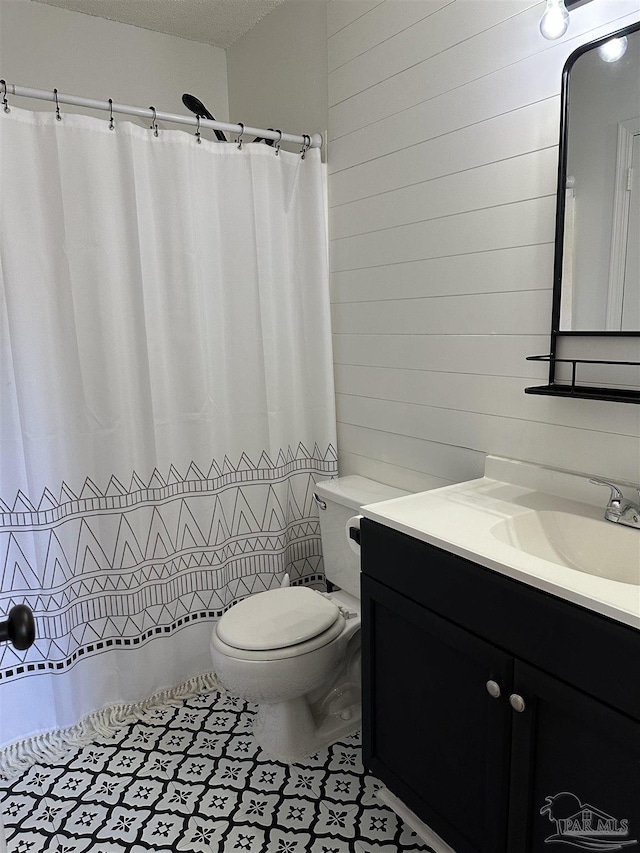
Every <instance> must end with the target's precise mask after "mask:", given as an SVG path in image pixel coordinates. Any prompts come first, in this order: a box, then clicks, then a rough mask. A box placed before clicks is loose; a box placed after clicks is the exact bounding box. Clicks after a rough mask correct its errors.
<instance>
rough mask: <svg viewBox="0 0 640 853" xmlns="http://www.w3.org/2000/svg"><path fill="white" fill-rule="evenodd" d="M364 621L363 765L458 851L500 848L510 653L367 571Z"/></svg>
mask: <svg viewBox="0 0 640 853" xmlns="http://www.w3.org/2000/svg"><path fill="white" fill-rule="evenodd" d="M362 626H363V627H362V647H363V648H362V654H363V745H364V761H365V764H366V765H367V767H369V768H370V769H371V771H372V772H373V773H374V774H375V775H376V776H378V777H379V778H380V779H381V780H382V781H383V782H384V783H385V784H386V785H387V786H388V787H389V789H390V790H391V791H392V792H393V793H394V794H396V796H398V797H400V798H401V799H402V800H404V802H405V803H406V805H407V806H409V808H410V809H412V810H413V811H414V812H415V813H416V814H417V815H418V817H420V818H421V819H422V820H423V821H424V822H425V823H426V824H427V825H428V826H430V827H431V828H432V829H433V830H434V831H435V832H437V833H438V834H439V835H440V836H441V837H442V838H443V839H444V840H445V841H446V842H447V843H448V844H449V845H450V846H451V847H453V848H454V850H456V853H502V851H504V850H505V844H506V825H507V815H506V808H507V799H508V796H507V786H508V777H509V770H508V764H509V755H508V751H509V726H510V718H511V716H512V715H511V710H510V706H509V703H508V695H509V690H508V685H509V684H510V683H511V676H512V668H513V662H512V658H510V657H509V656H507V655H506V654H504V653H503V652H501V651H499V650H498V649H496V648H495V647H494V646H491V645H490V644H488V643H486V642H484V641H483V640H480V639H478V638H477V637H474V636H473V635H471V634H469V633H468V632H466V631H464V630H462V629H461V628H458V627H457V626H455V625H453V624H452V623H450V622H448V621H447V620H446V619H442V618H441V617H439V616H436V615H435V614H433V613H431V612H430V611H429V610H427V609H426V608H424V607H422V606H420V605H417V604H415V602H413V601H411V600H410V599H408V598H406V597H405V596H403V595H400V594H398V593H397V592H394V591H392V590H390V589H389V588H388V587H386V586H384V585H383V584H380V583H378V582H377V581H374V580H372V579H371V578H369V577H366V576H364V575H363V576H362ZM489 680H493V681H495V682H496V683H497V684H498V685H500V688H501V695H500V696H499V697H498V698H492V697H491V695H490V694H489V692H488V690H487V682H488V681H489Z"/></svg>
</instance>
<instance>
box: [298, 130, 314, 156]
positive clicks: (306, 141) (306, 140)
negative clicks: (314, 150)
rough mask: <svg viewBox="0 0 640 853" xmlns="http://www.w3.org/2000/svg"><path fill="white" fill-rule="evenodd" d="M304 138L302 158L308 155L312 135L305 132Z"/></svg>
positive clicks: (301, 150) (301, 151)
mask: <svg viewBox="0 0 640 853" xmlns="http://www.w3.org/2000/svg"><path fill="white" fill-rule="evenodd" d="M302 139H303V142H302V148H301V149H300V154H301V155H302V159H303V160H304V158H305V157H306V156H307V151H308V150H309V148H311V137H310V136H308V135H307V134H306V133H303V134H302Z"/></svg>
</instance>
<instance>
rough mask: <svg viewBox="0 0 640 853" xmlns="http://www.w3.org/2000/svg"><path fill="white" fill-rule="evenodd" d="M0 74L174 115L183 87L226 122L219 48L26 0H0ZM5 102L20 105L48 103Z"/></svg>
mask: <svg viewBox="0 0 640 853" xmlns="http://www.w3.org/2000/svg"><path fill="white" fill-rule="evenodd" d="M0 77H2V78H4V79H5V80H7V82H9V83H18V84H20V85H22V86H31V87H33V88H35V89H47V90H49V91H51V90H52V89H53V88H54V87H55V88H57V89H58V90H59V91H61V92H67V93H69V94H73V95H80V96H82V97H87V98H98V99H101V100H102V99H104V100H107V99H108V98H113V100H114V101H117V102H120V103H125V104H133V105H135V106H142V107H147V106H149V104H153V105H154V106H155V107H156V108H157V109H158V110H164V111H166V112H176V113H186V112H187V110H186V108H185V107H184V106H183V105H182V101H181V98H182V93H183V92H190V93H191V94H194V95H196V96H197V97H199V98H200V100H201V101H203V102H204V103H205V104H206V105H207V106H208V107H209V109H210V110H211V112H212V113H213V114H214V115H215V116H216V118H220V119H221V120H222V121H224V120H227V119H228V96H227V71H226V55H225V52H224V50H221V49H220V48H216V47H211V46H210V45H205V44H197V43H196V42H192V41H187V40H186V39H180V38H175V37H174V36H168V35H164V34H163V33H156V32H151V31H150V30H144V29H141V28H139V27H132V26H129V25H127V24H119V23H116V22H114V21H107V20H104V19H103V18H96V17H93V16H91V15H84V14H80V13H78V12H70V11H68V10H66V9H59V8H57V7H55V6H47V5H44V4H42V3H33V2H31V0H0ZM11 100H12V101H13V102H14V103H15V104H16V105H17V106H21V107H24V108H26V109H51V108H52V107H51V105H50V104H46V103H43V102H37V101H32V100H26V99H21V100H20V101H18V100H17V99H15V98H13V99H11ZM65 109H66V110H67V111H71V110H72V108H71V107H65ZM74 111H77V112H81V110H78V109H77V108H74ZM101 115H102V116H104V115H105V114H104V113H102V114H101ZM122 120H124V117H123V119H122ZM127 120H128V121H137V119H130V118H128V119H127ZM140 121H142V120H140ZM143 123H144V122H143ZM172 127H174V128H175V127H177V125H173V126H172Z"/></svg>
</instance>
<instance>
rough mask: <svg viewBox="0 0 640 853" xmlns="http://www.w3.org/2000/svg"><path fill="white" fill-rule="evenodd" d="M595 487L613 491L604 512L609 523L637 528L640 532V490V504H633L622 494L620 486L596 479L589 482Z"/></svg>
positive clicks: (639, 492) (639, 491)
mask: <svg viewBox="0 0 640 853" xmlns="http://www.w3.org/2000/svg"><path fill="white" fill-rule="evenodd" d="M589 482H590V483H593V484H594V485H595V486H608V487H609V488H610V489H611V494H610V496H609V503H608V504H607V508H606V509H605V511H604V517H605V519H606V520H607V521H613V523H614V524H624V525H625V526H626V527H635V528H636V529H638V530H640V489H636V491H637V492H638V503H635V504H634V503H633V502H632V501H629V500H627V498H625V496H624V495H623V494H622V492H621V491H620V489H619V488H618V486H616V485H614V484H613V483H607V482H606V480H597V479H596V478H595V477H594V478H593V479H591V480H589Z"/></svg>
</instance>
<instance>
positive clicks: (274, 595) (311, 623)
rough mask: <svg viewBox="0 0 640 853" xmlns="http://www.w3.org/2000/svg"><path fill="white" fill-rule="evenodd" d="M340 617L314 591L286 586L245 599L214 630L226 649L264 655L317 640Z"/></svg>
mask: <svg viewBox="0 0 640 853" xmlns="http://www.w3.org/2000/svg"><path fill="white" fill-rule="evenodd" d="M339 615H340V611H339V609H338V607H337V606H336V605H335V604H334V603H333V602H332V601H330V600H329V599H327V598H324V597H323V596H322V595H320V594H319V593H317V592H315V591H314V590H312V589H309V588H308V587H299V586H289V587H285V588H283V589H270V590H268V591H267V592H259V593H257V594H256V595H251V596H249V598H245V599H244V600H243V601H241V602H239V603H238V604H236V605H235V607H232V608H231V610H228V611H227V612H226V613H225V614H224V616H222V618H221V619H220V621H219V622H218V627H217V629H216V630H217V633H218V636H219V637H220V639H221V640H222V642H223V643H226V644H227V645H228V646H233V647H234V648H236V649H248V650H251V651H267V650H268V649H283V648H286V647H287V646H294V645H296V644H297V643H303V642H305V640H310V639H312V638H313V637H317V636H318V634H321V633H322V632H323V631H326V630H327V628H330V627H331V626H332V625H333V623H334V622H335V621H336V619H337V618H338V616H339Z"/></svg>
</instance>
